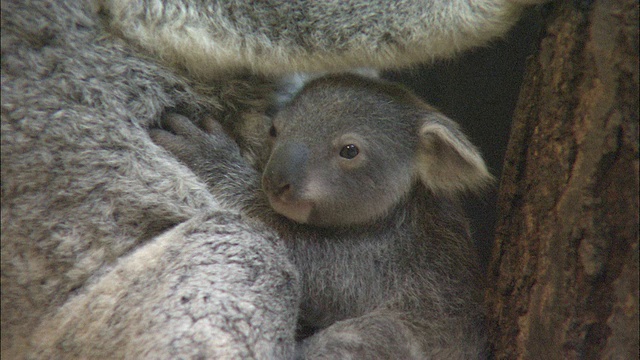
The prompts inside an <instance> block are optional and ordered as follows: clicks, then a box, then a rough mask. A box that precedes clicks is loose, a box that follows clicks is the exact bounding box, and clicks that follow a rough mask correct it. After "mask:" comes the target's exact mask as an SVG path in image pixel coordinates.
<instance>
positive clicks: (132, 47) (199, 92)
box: [1, 0, 519, 359]
mask: <svg viewBox="0 0 640 360" xmlns="http://www.w3.org/2000/svg"><path fill="white" fill-rule="evenodd" d="M405 3H406V4H407V5H406V7H404V5H398V6H396V7H393V6H391V5H390V4H391V3H390V2H379V3H357V2H351V3H348V2H316V3H315V4H316V5H314V6H310V5H309V4H307V3H306V2H303V1H301V2H289V1H286V2H280V4H279V6H276V7H275V8H274V7H273V4H271V3H266V2H265V3H262V2H242V1H237V2H234V1H228V2H224V3H222V2H216V1H212V2H206V1H188V0H184V1H180V0H173V1H159V0H153V1H147V0H144V1H143V0H140V1H136V0H87V1H63V0H57V1H55V0H33V1H19V0H3V1H2V3H1V4H2V5H1V6H2V25H1V31H2V75H1V76H2V96H1V104H2V140H1V141H2V160H1V161H2V166H1V174H2V256H1V277H2V280H1V281H2V287H1V291H2V296H1V298H2V309H1V311H2V315H1V324H2V329H1V336H2V339H1V343H2V358H9V359H13V358H17V359H19V358H47V359H56V358H65V359H66V358H123V357H124V358H127V357H128V358H154V359H158V358H189V357H197V356H200V355H202V356H203V357H208V358H237V357H247V358H270V357H275V358H286V357H288V356H289V355H291V354H292V353H293V346H294V329H293V328H294V325H293V324H294V322H295V318H296V316H297V310H296V309H297V306H296V303H297V299H298V281H297V280H296V279H297V272H296V270H295V269H294V267H293V266H292V265H291V263H290V262H289V261H287V260H286V258H285V249H284V247H283V246H282V244H281V241H280V240H279V239H277V238H274V237H272V236H271V235H270V231H269V230H266V229H264V228H263V227H261V226H259V225H257V224H255V223H253V222H252V221H250V220H247V219H245V218H243V217H238V216H236V215H234V210H233V209H232V206H231V205H232V204H230V203H229V202H227V201H226V200H225V198H223V197H221V196H218V195H212V194H211V193H210V192H209V191H208V189H207V187H206V185H205V184H204V183H203V182H202V181H201V180H199V179H198V178H197V177H196V176H195V175H194V174H193V173H192V172H191V171H189V169H188V168H186V167H185V166H183V165H182V164H180V162H179V161H177V160H176V159H175V158H173V157H171V156H169V155H168V154H167V153H166V152H165V151H163V150H162V149H160V148H159V147H157V146H156V145H154V144H153V142H152V141H151V139H150V138H149V134H148V129H149V128H150V127H153V126H155V125H157V123H158V122H159V119H160V118H161V116H162V114H164V113H166V112H167V111H172V110H179V111H180V112H181V113H183V114H186V115H188V116H189V117H190V118H191V119H193V120H194V121H196V122H199V123H201V124H206V123H207V121H206V119H205V118H204V114H207V115H208V116H212V117H213V118H214V119H215V120H216V121H220V122H226V123H232V122H234V121H235V120H234V119H241V120H242V119H247V118H250V119H253V120H255V119H263V120H264V119H265V117H264V111H265V110H266V104H267V103H268V101H266V100H265V99H264V98H263V97H262V96H263V94H264V89H263V88H262V87H266V88H270V87H272V86H273V83H272V81H271V80H269V79H265V78H262V77H260V76H262V75H269V74H276V73H290V72H294V71H301V70H306V71H312V72H322V71H328V70H334V69H347V68H351V67H362V66H372V67H375V68H384V67H395V66H400V65H408V64H409V63H416V62H420V61H424V60H429V59H430V58H432V57H437V56H449V55H451V54H453V53H455V52H456V51H458V50H461V49H463V48H466V47H469V46H472V45H480V44H481V43H483V42H485V41H487V40H489V39H490V38H492V37H495V36H500V35H501V34H502V33H504V32H505V31H506V29H507V28H508V27H509V26H510V24H512V23H513V22H514V21H515V19H516V17H517V13H518V12H519V11H518V8H519V6H517V5H512V4H510V3H509V2H507V1H503V0H491V1H483V2H476V1H473V2H471V1H469V2H468V3H467V2H465V1H456V2H454V3H452V4H449V5H446V6H445V8H447V9H451V10H450V11H444V12H443V11H441V10H442V6H441V5H440V2H426V3H422V2H420V1H415V2H414V3H412V2H409V1H406V2H405ZM443 3H444V2H443ZM221 4H225V5H224V6H223V5H221ZM331 4H333V5H331ZM338 4H339V5H338ZM199 6H206V7H207V9H200V8H198V7H199ZM301 9H307V10H308V12H305V11H301ZM217 10H220V11H217ZM432 21H436V23H437V24H440V25H437V26H433V24H431V22H432ZM417 23H420V24H422V25H420V26H417V25H416V24H417ZM441 49H442V50H441ZM408 55H410V56H408ZM204 80H207V83H203V82H202V81H204ZM256 94H257V95H256ZM254 95H256V96H254ZM243 123H246V124H250V123H251V122H243ZM258 128H259V126H258ZM259 154H260V152H259V151H256V152H255V153H254V156H256V158H255V160H254V161H255V162H259V161H260V159H259V158H257V156H259ZM222 202H224V203H223V204H222ZM194 259H200V260H198V261H195V260H194ZM260 259H262V260H260ZM190 260H191V261H192V262H190ZM263 260H264V261H263ZM230 269H235V270H234V271H231V270H230ZM177 274H180V275H177ZM183 298H184V299H186V300H183ZM236 320H237V321H236Z"/></svg>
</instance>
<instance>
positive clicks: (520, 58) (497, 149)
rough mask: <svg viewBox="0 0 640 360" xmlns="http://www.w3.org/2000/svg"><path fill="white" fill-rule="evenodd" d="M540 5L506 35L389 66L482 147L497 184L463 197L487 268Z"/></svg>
mask: <svg viewBox="0 0 640 360" xmlns="http://www.w3.org/2000/svg"><path fill="white" fill-rule="evenodd" d="M539 11H540V8H532V9H529V10H528V11H527V12H526V13H525V14H524V16H523V17H522V19H521V20H520V22H519V23H518V24H517V25H516V26H515V27H514V28H513V29H512V31H511V32H510V33H509V34H508V35H507V36H506V37H505V38H503V39H501V40H496V41H494V42H492V43H491V44H489V45H488V46H486V47H483V48H479V49H475V50H473V51H470V52H466V53H463V54H461V55H460V56H458V57H456V58H455V59H453V60H446V61H439V62H436V63H433V64H425V65H423V66H419V67H416V68H413V69H409V70H404V71H398V72H387V73H385V74H383V77H384V78H386V79H389V80H393V81H398V82H400V83H403V84H404V85H406V86H407V87H409V88H410V89H412V90H413V91H414V92H415V93H416V94H417V95H419V96H420V97H422V98H423V99H424V100H425V101H426V102H428V103H429V104H431V105H433V106H435V107H436V108H438V109H439V110H440V111H442V112H443V113H444V114H446V115H447V116H448V117H450V118H451V119H453V120H455V121H456V122H458V123H459V124H460V125H461V126H462V129H463V131H464V132H465V133H466V134H467V135H468V136H469V138H470V139H471V141H472V142H473V143H474V144H475V145H476V146H477V147H479V148H480V150H481V152H482V154H483V156H484V159H485V161H486V163H487V165H488V166H489V169H490V171H491V173H492V174H493V175H494V176H495V177H496V182H495V184H494V185H493V186H492V187H491V188H490V189H489V191H487V192H486V195H485V196H482V197H474V196H469V197H468V198H466V199H465V203H466V210H467V214H468V216H469V218H470V220H471V228H472V234H473V237H474V240H475V241H476V246H477V248H478V251H479V253H480V258H481V262H482V265H483V270H486V266H487V264H488V262H489V258H490V256H491V249H492V246H493V239H494V236H493V234H494V225H495V221H496V207H495V204H496V197H497V190H498V186H499V182H500V175H501V171H502V162H503V159H504V154H505V151H506V148H507V143H508V141H509V133H510V130H511V118H512V114H513V110H514V108H515V106H516V102H517V101H518V95H519V92H520V85H521V83H522V77H523V74H524V70H525V65H526V60H527V58H528V57H529V55H531V54H533V53H534V51H535V50H536V49H537V43H538V37H539V32H540V29H541V15H540V12H539Z"/></svg>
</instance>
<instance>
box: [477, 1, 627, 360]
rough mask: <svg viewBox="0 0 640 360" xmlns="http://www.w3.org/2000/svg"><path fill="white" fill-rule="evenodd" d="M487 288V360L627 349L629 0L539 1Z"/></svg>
mask: <svg viewBox="0 0 640 360" xmlns="http://www.w3.org/2000/svg"><path fill="white" fill-rule="evenodd" d="M546 8H547V9H548V10H549V13H548V14H546V24H545V32H544V34H542V40H541V42H540V49H539V52H538V54H537V55H536V57H535V58H534V59H532V60H530V62H529V64H528V68H527V73H526V77H525V80H524V83H523V87H522V90H521V94H520V100H519V104H518V107H517V109H516V113H515V118H514V124H513V128H512V133H511V139H510V143H509V146H508V150H507V155H506V160H505V166H504V172H503V177H502V181H501V185H500V187H501V188H500V195H499V200H498V213H499V216H498V219H499V220H498V224H497V229H496V246H495V249H494V252H493V258H492V262H491V265H490V270H489V275H488V276H489V284H492V288H491V289H490V290H489V291H488V292H487V305H488V309H489V310H488V311H489V336H490V339H491V343H492V346H493V350H494V354H495V357H496V359H516V358H520V359H545V360H546V359H637V358H638V346H639V345H638V326H639V324H638V1H637V0H609V1H607V0H602V1H595V2H590V1H582V2H581V1H562V2H557V3H555V4H550V5H548V6H547V7H546Z"/></svg>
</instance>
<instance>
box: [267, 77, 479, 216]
mask: <svg viewBox="0 0 640 360" xmlns="http://www.w3.org/2000/svg"><path fill="white" fill-rule="evenodd" d="M269 136H270V138H271V147H270V148H271V151H270V157H269V159H268V162H267V164H266V165H265V167H264V172H263V177H262V185H263V189H264V191H265V192H266V194H267V196H268V198H269V201H270V203H271V206H272V207H273V209H274V210H275V211H277V212H278V213H280V214H282V215H284V216H286V217H288V218H290V219H291V220H294V221H296V222H300V223H307V224H313V225H319V226H342V225H350V224H360V223H366V222H370V221H374V220H375V219H377V218H380V217H382V216H384V215H385V214H386V213H387V212H388V211H389V210H390V209H391V208H392V207H393V206H394V205H395V204H397V203H398V202H399V201H400V200H401V199H402V198H403V196H405V195H406V194H407V193H408V192H409V191H410V190H411V189H412V187H414V186H425V187H426V188H428V189H429V190H431V191H432V192H434V193H438V194H444V195H447V196H456V195H457V194H458V193H460V192H464V191H467V190H476V189H479V188H481V187H482V186H484V185H485V184H486V183H487V182H488V181H489V180H490V179H491V175H490V174H489V173H488V171H487V169H486V166H485V164H484V162H483V160H482V158H481V156H480V154H479V153H478V151H477V150H476V148H475V147H474V146H473V145H472V144H471V143H470V142H469V141H468V140H467V138H466V137H465V136H464V135H463V134H462V133H461V132H460V131H459V130H458V127H457V125H456V124H455V123H454V122H453V121H451V120H449V119H447V118H446V117H444V116H443V115H442V114H440V113H438V112H437V111H435V110H434V109H433V108H431V107H429V106H428V105H426V104H424V103H422V102H421V101H420V100H419V99H417V98H416V97H415V96H413V95H412V94H411V93H409V92H408V91H406V90H405V89H403V88H401V87H399V86H396V85H393V84H390V83H386V82H382V81H379V80H374V79H369V78H363V77H359V76H355V75H347V74H343V75H330V76H326V77H322V78H319V79H316V80H314V81H311V82H310V83H309V84H308V85H306V86H305V87H304V88H303V89H302V90H301V91H300V93H299V94H297V95H296V96H295V97H294V98H293V99H292V101H291V102H290V103H289V104H288V105H287V106H285V107H284V108H283V109H282V110H281V111H280V112H279V113H278V114H277V115H276V116H275V118H274V120H273V126H272V127H271V129H270V130H269Z"/></svg>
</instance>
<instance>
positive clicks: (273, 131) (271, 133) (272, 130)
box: [269, 125, 278, 137]
mask: <svg viewBox="0 0 640 360" xmlns="http://www.w3.org/2000/svg"><path fill="white" fill-rule="evenodd" d="M269 136H271V137H276V136H278V131H277V130H276V127H275V126H274V125H271V127H270V128H269Z"/></svg>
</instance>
